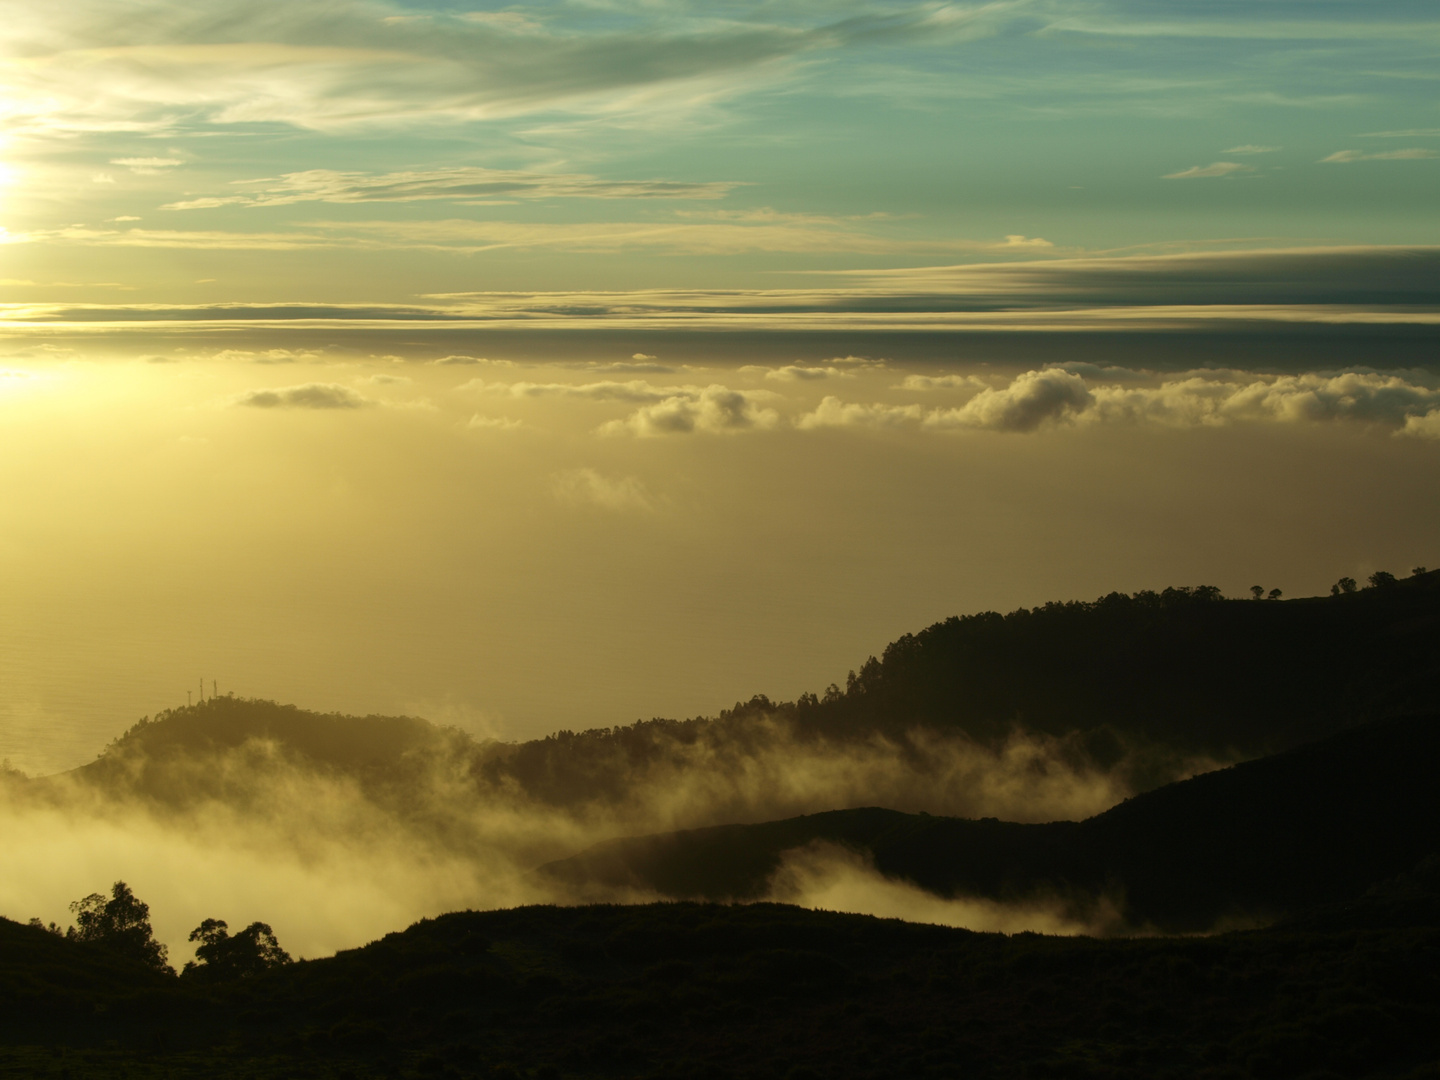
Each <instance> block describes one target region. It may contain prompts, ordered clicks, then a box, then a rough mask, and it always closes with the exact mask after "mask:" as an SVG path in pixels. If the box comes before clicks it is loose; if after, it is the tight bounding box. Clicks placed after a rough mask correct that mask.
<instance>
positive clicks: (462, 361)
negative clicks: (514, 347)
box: [430, 355, 515, 367]
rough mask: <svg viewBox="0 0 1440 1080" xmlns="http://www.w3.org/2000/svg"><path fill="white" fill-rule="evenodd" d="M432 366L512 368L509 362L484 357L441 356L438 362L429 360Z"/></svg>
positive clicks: (512, 362)
mask: <svg viewBox="0 0 1440 1080" xmlns="http://www.w3.org/2000/svg"><path fill="white" fill-rule="evenodd" d="M430 362H431V363H432V364H439V365H440V366H441V367H468V366H472V365H475V364H488V365H489V366H490V367H514V366H515V365H514V361H511V360H491V359H489V358H487V357H484V356H461V355H456V356H442V357H440V359H438V360H431V361H430Z"/></svg>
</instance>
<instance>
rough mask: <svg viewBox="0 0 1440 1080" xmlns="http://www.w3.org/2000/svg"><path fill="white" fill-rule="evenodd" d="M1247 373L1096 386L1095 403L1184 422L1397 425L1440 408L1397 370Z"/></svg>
mask: <svg viewBox="0 0 1440 1080" xmlns="http://www.w3.org/2000/svg"><path fill="white" fill-rule="evenodd" d="M1248 378H1249V381H1241V380H1238V379H1214V378H1207V377H1204V376H1194V377H1191V378H1188V379H1182V380H1176V381H1172V382H1165V383H1162V384H1161V385H1160V386H1158V387H1147V388H1120V387H1111V388H1096V390H1095V392H1094V399H1095V409H1096V413H1097V416H1098V418H1100V419H1105V420H1149V421H1154V422H1159V423H1166V424H1176V425H1183V426H1191V425H1202V424H1208V425H1215V424H1227V423H1232V422H1237V421H1262V420H1264V421H1274V422H1280V423H1299V422H1310V423H1324V422H1333V421H1353V422H1358V423H1365V424H1375V425H1379V426H1383V427H1390V428H1395V429H1404V428H1407V427H1409V426H1410V423H1411V421H1412V420H1415V421H1418V422H1420V423H1421V424H1422V425H1423V424H1424V423H1428V421H1427V420H1426V419H1425V418H1426V417H1427V416H1428V415H1429V414H1431V413H1432V411H1433V410H1436V409H1440V389H1435V388H1431V387H1427V386H1423V385H1420V384H1418V383H1414V382H1410V381H1408V380H1406V379H1404V378H1402V377H1400V376H1399V375H1384V374H1380V373H1377V372H1364V371H1349V372H1341V373H1339V374H1324V373H1313V372H1312V373H1307V374H1303V375H1281V376H1249V377H1248Z"/></svg>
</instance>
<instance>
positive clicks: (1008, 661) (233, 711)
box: [72, 571, 1440, 821]
mask: <svg viewBox="0 0 1440 1080" xmlns="http://www.w3.org/2000/svg"><path fill="white" fill-rule="evenodd" d="M1437 687H1440V571H1436V572H1432V573H1429V574H1424V575H1419V576H1415V577H1411V578H1407V579H1404V580H1401V581H1397V582H1393V583H1391V584H1388V585H1384V586H1381V587H1375V588H1370V589H1364V590H1361V591H1359V592H1357V593H1354V594H1350V595H1342V596H1335V597H1317V598H1314V599H1305V600H1279V601H1269V600H1265V601H1253V600H1224V599H1220V598H1219V597H1218V594H1217V593H1216V591H1215V590H1212V589H1206V588H1197V589H1167V590H1165V591H1164V592H1162V593H1138V594H1136V595H1134V596H1126V595H1124V594H1120V593H1113V594H1111V595H1109V596H1106V597H1102V598H1100V599H1099V600H1096V601H1094V602H1088V603H1082V602H1073V603H1064V604H1056V603H1052V604H1047V605H1045V606H1044V607H1040V608H1035V609H1033V610H1027V609H1021V610H1018V611H1014V612H1011V613H1010V614H1008V615H999V614H996V613H994V612H988V613H982V614H978V615H969V616H964V617H958V618H951V619H947V620H946V621H945V622H942V623H937V624H935V625H934V626H931V627H929V628H927V629H925V630H922V631H920V632H919V633H917V634H912V635H906V636H905V637H902V638H900V639H899V640H898V641H895V642H893V643H892V644H891V645H890V646H888V647H887V648H886V649H885V650H884V653H883V655H882V657H881V658H880V659H874V658H872V659H870V660H869V661H867V662H866V663H864V664H862V665H861V667H860V670H859V672H858V673H855V674H853V676H852V678H851V679H850V680H849V685H848V687H847V688H846V689H845V690H841V689H839V688H838V687H831V688H830V690H829V691H827V693H826V694H825V695H824V697H823V698H822V697H817V696H816V695H812V694H807V695H802V697H801V698H800V699H799V700H798V701H795V702H772V701H771V700H769V699H768V698H765V697H763V696H757V697H755V698H753V699H752V700H751V701H750V702H748V703H746V704H742V705H737V706H736V707H735V708H734V709H732V710H729V711H726V712H723V713H721V714H720V715H719V716H718V717H716V718H713V719H707V718H696V719H692V720H663V719H657V720H651V721H644V722H637V723H635V724H632V725H628V726H620V727H614V728H600V729H594V730H590V731H585V732H580V733H575V732H570V731H561V732H557V733H556V734H554V735H551V736H548V737H546V738H544V739H536V740H532V741H529V742H524V743H518V744H501V743H493V742H492V743H484V744H481V743H477V742H475V741H474V740H472V739H470V738H469V737H468V736H466V735H464V734H463V733H461V732H458V731H454V730H452V729H442V728H439V727H436V726H435V725H432V724H430V723H428V722H426V721H424V720H420V719H416V718H410V717H381V716H368V717H343V716H338V715H320V714H316V713H311V712H306V711H304V710H300V709H296V708H295V707H293V706H281V705H277V704H275V703H273V702H267V701H255V700H242V699H237V698H218V699H214V700H211V701H208V702H205V703H203V704H200V705H196V706H194V707H192V708H186V709H176V710H172V711H170V712H167V713H163V714H161V715H160V716H158V717H157V718H156V719H155V720H153V721H146V722H142V723H141V724H139V725H136V726H135V727H134V728H132V729H131V730H130V731H129V732H127V733H126V734H125V735H124V736H123V737H122V738H120V739H118V740H117V741H116V742H115V743H114V744H112V745H111V747H110V748H108V749H107V751H106V752H105V754H104V755H103V756H102V757H101V759H100V760H99V761H97V762H94V763H93V764H91V765H88V766H85V767H84V768H82V769H79V770H76V771H75V773H74V774H72V775H74V776H76V777H78V778H79V779H80V780H82V781H84V782H85V783H86V784H88V785H91V786H94V787H98V788H100V789H102V790H107V791H115V792H129V793H138V794H141V795H143V796H145V797H147V798H152V799H157V800H161V801H165V802H171V803H176V804H183V803H185V802H188V801H191V800H193V799H195V798H199V797H235V798H243V797H245V795H246V794H247V787H246V785H247V783H248V781H249V779H250V776H249V774H246V773H245V772H244V770H243V769H242V770H237V769H236V768H226V767H222V766H221V762H222V759H228V760H229V761H230V763H231V764H232V765H235V764H238V765H243V766H244V767H245V768H247V769H248V768H253V767H264V768H274V767H276V766H277V765H278V764H284V765H286V766H297V767H301V768H306V769H312V770H316V771H319V772H322V773H328V774H331V775H336V776H345V777H353V778H356V779H358V780H359V781H360V782H361V784H362V786H363V787H364V789H365V790H366V791H367V792H369V793H370V794H372V795H383V796H384V798H386V799H387V800H390V801H395V800H400V801H401V802H404V801H405V800H406V799H407V798H411V797H413V796H414V795H415V794H416V792H418V791H419V789H420V788H422V787H423V786H424V785H425V784H426V783H427V782H428V781H430V780H433V779H435V778H436V777H437V776H439V775H443V776H444V778H445V780H446V783H447V784H450V785H451V786H452V789H453V791H455V792H458V791H459V790H460V788H459V787H455V786H454V785H455V782H457V781H458V782H460V783H461V786H468V788H469V789H470V790H473V791H474V792H475V793H476V794H477V795H482V796H485V795H496V796H503V797H504V798H506V799H514V798H515V797H517V796H518V797H520V798H522V799H526V800H531V801H534V802H538V803H541V804H546V805H550V806H558V807H565V808H572V809H576V810H581V809H583V808H585V807H588V806H607V805H608V806H614V805H618V804H622V803H625V802H626V801H627V800H630V799H632V798H633V796H634V794H635V793H636V792H637V791H644V790H647V785H649V786H650V787H651V788H658V787H665V786H667V785H668V786H676V785H679V784H680V783H681V781H680V778H681V777H682V776H684V775H685V774H686V773H687V772H693V771H694V770H697V769H698V770H703V771H704V772H705V774H706V775H707V776H708V777H712V778H714V777H730V778H733V779H734V780H735V781H736V782H735V784H733V785H731V787H730V788H729V789H727V790H732V791H735V792H739V791H740V790H741V784H740V781H741V779H742V778H743V777H745V776H747V775H748V774H751V773H753V771H754V770H753V768H752V766H753V764H754V762H756V761H761V760H766V761H771V762H775V761H783V760H789V759H790V758H792V757H794V755H795V754H796V752H797V751H800V752H803V753H811V752H815V753H820V754H837V753H839V754H843V753H860V754H864V755H865V756H866V758H867V760H870V761H872V762H873V761H874V755H873V753H872V750H873V748H874V746H875V745H876V743H877V740H883V741H884V742H885V743H886V744H887V746H888V748H889V752H891V753H892V755H893V757H894V758H895V762H896V767H897V768H901V769H905V770H911V771H913V772H914V773H915V774H916V775H921V774H926V772H927V770H931V771H933V770H934V769H935V768H936V767H937V766H936V765H935V764H934V762H935V758H936V743H935V740H936V739H937V738H938V739H940V740H948V743H947V745H948V747H949V748H950V749H952V750H953V749H954V748H955V747H957V746H960V747H968V746H974V745H976V744H980V745H984V746H990V747H993V746H996V745H998V744H1000V743H1003V742H1004V740H1006V739H1007V738H1009V737H1011V736H1012V735H1013V734H1014V733H1015V732H1017V731H1023V732H1027V733H1029V735H1030V736H1032V737H1034V738H1037V739H1040V740H1045V752H1046V753H1047V754H1048V755H1050V756H1051V757H1052V758H1053V759H1054V760H1055V761H1056V762H1057V763H1059V764H1061V765H1063V766H1064V767H1065V768H1069V769H1074V770H1077V771H1078V772H1081V773H1084V772H1086V771H1099V772H1112V770H1113V774H1114V775H1115V776H1117V777H1118V778H1119V779H1120V781H1121V783H1120V785H1119V786H1120V787H1121V789H1122V790H1132V791H1134V790H1146V789H1149V788H1152V787H1155V786H1158V785H1159V784H1162V783H1165V782H1167V781H1169V780H1172V779H1174V778H1176V777H1177V776H1183V775H1187V774H1188V773H1189V772H1193V771H1194V769H1195V767H1196V761H1197V759H1198V760H1202V761H1203V760H1206V759H1208V760H1211V761H1215V760H1218V761H1233V760H1236V759H1241V758H1246V757H1253V756H1258V755H1260V754H1264V753H1271V752H1274V751H1276V750H1281V749H1285V748H1287V747H1291V746H1295V745H1299V744H1300V743H1303V742H1306V741H1309V740H1312V739H1315V738H1320V737H1322V736H1324V735H1327V734H1331V733H1333V732H1335V731H1338V730H1341V729H1342V728H1345V727H1348V726H1351V725H1353V724H1355V723H1358V722H1361V721H1363V720H1366V719H1374V718H1380V717H1385V716H1393V715H1403V714H1405V713H1407V712H1408V713H1412V714H1413V713H1416V712H1422V711H1433V710H1434V709H1435V708H1437V707H1440V692H1437ZM227 784H228V785H230V787H229V788H227V787H226V785H227ZM714 786H715V788H716V790H720V789H722V788H724V787H725V785H723V784H716V785H714ZM901 786H902V787H903V785H901ZM958 794H960V795H963V794H964V792H963V791H962V792H958ZM748 798H749V801H748V802H747V797H746V796H744V795H739V794H737V795H735V796H734V797H733V798H732V799H731V800H730V802H728V803H724V804H723V805H722V804H720V803H717V804H716V805H715V806H714V807H713V808H712V810H713V813H712V812H707V813H705V814H701V820H708V821H716V820H730V821H742V820H744V821H755V820H763V818H764V817H766V816H769V817H778V816H782V815H784V814H791V813H794V812H796V811H797V810H801V809H810V808H811V807H812V806H814V804H813V803H809V804H805V805H801V806H797V805H795V804H794V803H793V802H791V803H789V804H785V803H784V802H783V801H782V802H781V803H778V804H776V805H774V806H769V807H768V809H769V812H768V813H767V804H766V803H765V802H764V800H763V799H757V798H755V797H753V796H751V797H748ZM866 801H885V802H889V803H890V804H892V805H894V804H895V802H896V798H895V796H894V795H887V794H884V793H878V792H867V793H861V794H860V795H859V796H858V797H857V795H856V793H854V792H847V793H844V794H842V795H839V796H836V797H834V798H831V799H830V800H829V802H828V805H829V806H835V805H852V806H853V805H856V804H857V803H863V802H866ZM825 805H827V804H826V803H824V802H822V803H821V804H820V805H819V806H814V808H816V809H819V808H821V807H822V806H825ZM925 805H926V803H925V802H920V803H919V806H925ZM965 805H966V804H965V803H963V802H961V803H958V804H952V805H951V806H949V807H948V808H949V810H950V812H952V813H954V812H965V810H964V807H965ZM935 808H937V809H938V808H940V807H939V806H935Z"/></svg>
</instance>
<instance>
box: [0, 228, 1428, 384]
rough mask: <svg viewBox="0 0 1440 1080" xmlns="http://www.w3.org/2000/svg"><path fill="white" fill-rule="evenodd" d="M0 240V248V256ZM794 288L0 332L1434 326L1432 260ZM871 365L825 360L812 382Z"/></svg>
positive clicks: (9, 318)
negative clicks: (385, 326) (828, 372)
mask: <svg viewBox="0 0 1440 1080" xmlns="http://www.w3.org/2000/svg"><path fill="white" fill-rule="evenodd" d="M5 239H6V237H4V235H3V234H0V242H4V240H5ZM813 278H814V280H816V281H817V282H818V283H817V284H815V285H812V286H808V287H804V288H784V289H780V288H771V289H724V288H711V289H643V290H633V291H609V292H605V291H598V290H595V291H571V292H548V293H547V292H523V291H504V292H500V291H495V292H447V293H432V294H427V295H424V296H422V297H421V298H420V301H419V302H417V303H414V304H408V305H400V304H388V305H382V304H340V303H336V304H316V303H310V304H300V303H274V304H258V303H257V304H236V303H217V304H206V305H183V304H128V305H121V304H94V303H90V304H67V303H57V302H45V303H24V304H21V303H11V304H0V324H3V323H6V322H9V323H11V324H14V323H25V324H31V325H47V326H62V325H67V324H68V325H76V326H82V325H93V324H97V323H113V324H118V325H124V324H131V325H140V324H148V325H152V326H154V325H159V324H166V323H168V324H172V325H184V326H191V327H195V326H202V325H223V326H236V325H242V324H243V325H245V326H247V327H258V326H264V325H274V326H294V325H298V324H306V323H309V324H315V325H325V326H333V327H337V328H338V327H356V328H360V327H366V326H373V325H377V324H380V323H389V324H405V325H409V326H414V327H419V326H425V325H428V326H442V325H443V326H449V327H453V328H465V329H472V328H473V329H477V330H480V329H489V330H494V329H499V328H522V327H523V328H548V327H553V328H566V327H577V326H586V325H589V326H597V327H599V326H605V327H610V328H617V329H619V328H623V329H633V330H637V331H640V330H644V331H655V330H661V331H668V330H679V329H695V330H700V329H744V330H747V331H748V330H771V329H775V330H787V331H790V330H817V331H825V332H834V331H837V330H841V329H843V330H845V331H861V330H889V331H899V330H915V331H946V330H980V331H987V332H992V331H993V332H1004V331H1033V330H1040V331H1064V332H1069V333H1088V332H1116V331H1122V332H1123V331H1156V330H1209V331H1211V332H1217V333H1222V332H1230V331H1233V330H1237V329H1257V328H1260V327H1263V326H1265V325H1267V324H1268V325H1272V326H1283V325H1299V324H1307V323H1308V324H1312V325H1315V326H1338V325H1346V324H1349V325H1366V326H1375V327H1384V326H1402V325H1414V326H1435V325H1440V246H1433V245H1431V246H1427V245H1409V246H1389V247H1384V246H1351V247H1329V248H1294V249H1284V248H1280V249H1260V250H1249V251H1210V252H1199V253H1194V252H1192V253H1183V254H1154V253H1148V254H1139V255H1126V256H1106V257H1100V256H1094V257H1087V258H1067V259H1047V260H1024V261H1011V262H990V263H958V264H948V265H920V266H909V267H899V268H894V269H883V270H877V269H865V270H845V271H825V272H819V271H817V272H813ZM867 363H877V362H872V361H868V360H866V359H865V358H863V357H832V358H830V359H826V360H823V361H819V362H818V365H811V366H826V367H850V366H855V365H859V364H867Z"/></svg>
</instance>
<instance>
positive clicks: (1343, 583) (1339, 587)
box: [1330, 577, 1355, 596]
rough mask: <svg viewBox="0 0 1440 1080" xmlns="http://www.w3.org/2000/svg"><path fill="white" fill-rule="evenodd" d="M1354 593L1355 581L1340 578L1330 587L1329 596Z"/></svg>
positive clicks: (1349, 578)
mask: <svg viewBox="0 0 1440 1080" xmlns="http://www.w3.org/2000/svg"><path fill="white" fill-rule="evenodd" d="M1354 591H1355V579H1354V578H1353V577H1342V578H1341V579H1340V580H1339V581H1337V582H1335V584H1334V585H1331V586H1330V595H1331V596H1339V595H1341V594H1342V593H1353V592H1354Z"/></svg>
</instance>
